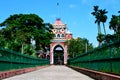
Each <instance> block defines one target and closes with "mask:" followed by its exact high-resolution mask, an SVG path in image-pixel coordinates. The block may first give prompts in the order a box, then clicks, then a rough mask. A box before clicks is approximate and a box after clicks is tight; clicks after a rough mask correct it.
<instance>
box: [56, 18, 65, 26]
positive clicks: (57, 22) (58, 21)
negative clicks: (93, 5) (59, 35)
mask: <svg viewBox="0 0 120 80" xmlns="http://www.w3.org/2000/svg"><path fill="white" fill-rule="evenodd" d="M54 25H63V24H62V21H61V19H60V18H57V19H56V21H55V23H54Z"/></svg>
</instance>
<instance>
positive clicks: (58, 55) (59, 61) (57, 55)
mask: <svg viewBox="0 0 120 80" xmlns="http://www.w3.org/2000/svg"><path fill="white" fill-rule="evenodd" d="M54 64H55V65H63V64H64V49H63V48H62V46H60V45H57V46H55V48H54Z"/></svg>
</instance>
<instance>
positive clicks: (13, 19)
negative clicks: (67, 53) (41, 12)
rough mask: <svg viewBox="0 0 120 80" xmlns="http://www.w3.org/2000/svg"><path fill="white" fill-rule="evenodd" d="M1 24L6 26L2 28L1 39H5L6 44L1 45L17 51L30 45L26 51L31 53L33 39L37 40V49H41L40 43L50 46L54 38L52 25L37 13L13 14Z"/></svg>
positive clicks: (0, 31)
mask: <svg viewBox="0 0 120 80" xmlns="http://www.w3.org/2000/svg"><path fill="white" fill-rule="evenodd" d="M0 26H1V27H3V26H4V28H3V29H1V30H0V37H1V38H2V40H0V41H3V40H4V44H2V45H1V46H2V47H6V48H9V49H13V50H15V51H21V49H22V47H25V45H28V48H26V49H25V51H24V52H25V53H30V49H31V51H33V48H32V46H30V45H31V39H33V40H35V43H36V44H35V49H36V50H39V49H41V48H40V45H44V46H48V45H49V44H50V40H51V39H52V38H53V34H52V30H51V29H52V25H51V24H49V23H44V21H43V19H42V18H40V17H39V16H38V15H36V14H14V15H11V16H10V17H8V18H7V19H6V20H5V21H4V22H2V23H1V24H0ZM44 46H42V47H44ZM28 49H29V50H28ZM33 52H34V51H33ZM30 55H31V53H30Z"/></svg>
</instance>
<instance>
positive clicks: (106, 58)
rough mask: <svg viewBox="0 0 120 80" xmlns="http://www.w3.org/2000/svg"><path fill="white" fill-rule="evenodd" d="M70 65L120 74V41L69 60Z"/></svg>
mask: <svg viewBox="0 0 120 80" xmlns="http://www.w3.org/2000/svg"><path fill="white" fill-rule="evenodd" d="M68 63H69V65H71V66H77V67H81V68H88V69H92V70H97V71H102V72H108V73H114V74H120V40H119V41H115V42H114V43H111V44H106V45H103V46H100V47H98V48H96V49H94V50H91V51H89V52H87V53H83V54H81V55H79V56H77V57H75V58H73V59H69V60H68Z"/></svg>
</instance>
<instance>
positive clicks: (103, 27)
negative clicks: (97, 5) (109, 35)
mask: <svg viewBox="0 0 120 80" xmlns="http://www.w3.org/2000/svg"><path fill="white" fill-rule="evenodd" d="M103 29H104V33H105V35H106V29H105V24H104V22H103Z"/></svg>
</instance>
